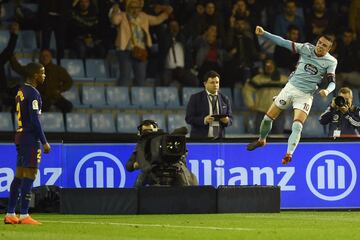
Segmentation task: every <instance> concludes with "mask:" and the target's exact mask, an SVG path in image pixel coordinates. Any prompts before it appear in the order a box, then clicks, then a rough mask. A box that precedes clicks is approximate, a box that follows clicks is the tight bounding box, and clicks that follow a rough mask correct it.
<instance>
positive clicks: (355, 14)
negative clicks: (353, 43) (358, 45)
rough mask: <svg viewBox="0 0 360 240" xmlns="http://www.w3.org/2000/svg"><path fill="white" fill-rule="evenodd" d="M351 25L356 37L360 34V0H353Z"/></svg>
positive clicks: (350, 12) (350, 17) (350, 13)
mask: <svg viewBox="0 0 360 240" xmlns="http://www.w3.org/2000/svg"><path fill="white" fill-rule="evenodd" d="M349 9H350V10H349V25H350V28H351V30H352V31H353V33H354V34H355V36H354V37H355V38H359V34H360V1H358V0H352V1H351V4H350V8H349Z"/></svg>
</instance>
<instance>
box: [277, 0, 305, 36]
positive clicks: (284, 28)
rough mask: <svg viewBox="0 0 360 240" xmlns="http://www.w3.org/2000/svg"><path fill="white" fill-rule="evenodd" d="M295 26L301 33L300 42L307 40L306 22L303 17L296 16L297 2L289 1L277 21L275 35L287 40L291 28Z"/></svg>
mask: <svg viewBox="0 0 360 240" xmlns="http://www.w3.org/2000/svg"><path fill="white" fill-rule="evenodd" d="M290 25H295V26H297V27H298V29H299V31H300V39H299V40H300V41H301V42H303V41H304V40H305V38H304V37H305V29H304V28H305V21H304V18H303V17H302V16H299V15H297V14H296V1H295V0H287V1H286V2H285V7H284V11H283V13H282V14H280V15H278V16H277V17H276V20H275V26H274V33H275V34H277V35H279V36H281V37H283V38H285V37H287V34H288V30H289V26H290Z"/></svg>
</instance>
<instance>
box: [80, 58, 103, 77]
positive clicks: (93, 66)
mask: <svg viewBox="0 0 360 240" xmlns="http://www.w3.org/2000/svg"><path fill="white" fill-rule="evenodd" d="M85 69H86V76H87V77H90V78H95V79H100V78H101V79H104V78H105V79H106V78H107V77H108V76H109V71H108V69H107V65H106V63H105V61H104V59H86V60H85Z"/></svg>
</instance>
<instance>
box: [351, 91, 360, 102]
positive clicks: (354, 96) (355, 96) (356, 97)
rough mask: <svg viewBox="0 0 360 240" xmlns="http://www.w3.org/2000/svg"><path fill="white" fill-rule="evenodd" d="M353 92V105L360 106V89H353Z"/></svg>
mask: <svg viewBox="0 0 360 240" xmlns="http://www.w3.org/2000/svg"><path fill="white" fill-rule="evenodd" d="M351 90H352V92H353V105H356V106H359V105H360V100H359V97H360V96H359V89H356V88H353V89H351Z"/></svg>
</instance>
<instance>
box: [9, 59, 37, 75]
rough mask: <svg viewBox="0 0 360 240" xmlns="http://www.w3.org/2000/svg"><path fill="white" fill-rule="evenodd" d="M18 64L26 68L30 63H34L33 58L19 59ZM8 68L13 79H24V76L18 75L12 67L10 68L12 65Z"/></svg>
mask: <svg viewBox="0 0 360 240" xmlns="http://www.w3.org/2000/svg"><path fill="white" fill-rule="evenodd" d="M17 60H18V62H19V63H20V64H21V65H23V66H25V65H26V64H28V63H31V62H32V59H31V58H17ZM8 68H9V71H10V76H11V78H14V79H22V78H23V76H20V75H19V74H18V73H16V72H15V71H14V70H13V69H12V67H11V66H10V64H9V65H8Z"/></svg>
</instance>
